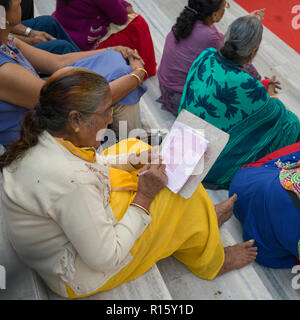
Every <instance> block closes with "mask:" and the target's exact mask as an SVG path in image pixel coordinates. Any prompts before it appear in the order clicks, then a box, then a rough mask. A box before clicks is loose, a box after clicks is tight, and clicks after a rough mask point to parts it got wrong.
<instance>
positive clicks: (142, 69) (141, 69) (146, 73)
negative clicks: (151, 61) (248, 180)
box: [134, 68, 148, 78]
mask: <svg viewBox="0 0 300 320" xmlns="http://www.w3.org/2000/svg"><path fill="white" fill-rule="evenodd" d="M138 70H140V71H144V72H145V75H146V77H147V78H148V72H147V70H146V69H144V68H137V69H135V70H134V71H138Z"/></svg>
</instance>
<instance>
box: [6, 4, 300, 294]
mask: <svg viewBox="0 0 300 320" xmlns="http://www.w3.org/2000/svg"><path fill="white" fill-rule="evenodd" d="M131 3H132V4H133V6H134V8H135V10H136V11H137V12H139V13H141V14H142V15H143V16H144V17H145V19H146V20H147V22H148V24H149V26H150V30H151V33H152V37H153V41H154V45H155V51H156V57H157V61H158V63H159V61H160V59H161V54H162V50H163V46H164V39H165V37H166V35H167V33H168V32H169V31H170V29H171V27H172V25H173V23H174V22H175V20H176V17H177V15H178V14H179V12H180V11H181V10H182V8H183V7H184V5H186V3H187V1H185V0H132V1H131ZM230 3H231V9H230V10H227V12H226V14H225V16H224V18H223V20H222V21H221V22H220V23H219V24H218V26H217V27H218V28H219V30H220V31H222V32H225V31H226V27H227V26H228V25H229V24H230V23H231V22H232V21H233V20H234V19H235V18H237V17H239V16H241V15H244V14H245V11H244V10H243V9H242V8H240V7H239V6H238V5H237V4H236V3H235V2H234V1H230ZM35 7H36V11H35V13H36V15H39V14H51V12H52V11H53V9H54V7H55V0H48V1H45V0H36V1H35ZM254 64H255V65H256V67H257V68H258V70H259V72H260V73H261V74H263V75H264V76H271V75H273V74H275V75H277V76H278V78H279V79H280V80H281V82H282V86H283V90H282V93H281V96H280V97H281V99H282V100H283V102H284V103H285V104H286V105H287V106H288V107H289V108H290V109H291V110H293V111H294V112H295V113H296V114H297V115H298V116H300V108H299V101H300V77H299V75H300V59H299V55H298V54H297V53H296V52H295V51H294V50H293V49H291V48H290V47H288V46H287V45H286V44H285V43H283V42H282V41H281V40H280V39H278V38H277V37H276V36H275V35H274V34H273V33H272V32H270V31H269V30H267V29H265V31H264V40H263V42H262V45H261V48H260V51H259V54H258V55H257V57H256V59H255V62H254ZM147 86H148V91H147V93H146V94H145V95H144V97H143V98H142V101H141V108H142V119H143V124H144V126H145V127H146V128H153V129H169V128H170V127H171V125H172V123H173V121H174V117H173V116H171V115H170V114H169V113H168V112H165V111H162V110H161V109H160V106H159V104H158V103H156V102H155V100H156V99H157V98H158V97H159V95H160V92H159V88H158V81H157V78H156V77H152V78H151V79H148V80H147ZM208 194H209V196H210V197H211V199H212V201H213V202H214V203H218V202H221V201H223V200H225V199H226V198H227V196H228V192H227V191H225V190H219V191H210V190H208ZM0 222H1V215H0ZM2 238H3V239H2V240H1V234H0V264H4V263H3V262H2V260H3V258H2V260H1V257H5V259H4V260H5V262H6V263H8V264H9V265H10V266H11V269H10V271H9V277H8V280H10V279H11V282H10V281H7V282H8V284H9V283H11V284H10V288H9V290H7V291H6V292H5V293H4V291H2V292H1V291H0V299H59V298H58V297H57V296H55V295H54V294H52V293H50V292H49V291H48V290H47V289H46V288H45V286H44V285H43V283H42V282H41V281H40V279H39V278H38V277H37V276H36V275H35V274H34V273H32V272H31V271H30V270H29V269H27V268H26V267H25V266H23V265H22V264H21V263H20V262H19V261H18V259H17V258H16V256H15V255H14V253H13V251H12V250H11V248H9V247H8V243H7V242H6V240H5V234H2ZM221 238H222V241H223V244H224V246H227V245H232V244H235V243H237V242H240V241H242V234H241V227H240V224H239V222H238V221H237V219H235V218H234V217H233V218H232V219H230V221H228V222H226V223H225V225H224V226H223V227H222V228H221ZM1 241H2V242H1ZM1 243H2V246H1ZM16 274H17V275H18V277H17V280H13V279H15V278H16ZM293 276H294V275H293V274H292V273H291V270H289V269H277V270H275V269H269V268H263V267H261V266H260V265H258V264H257V263H253V264H251V265H249V266H247V267H245V268H243V269H241V270H236V271H232V272H230V273H227V274H225V275H223V276H221V277H217V278H216V279H214V280H213V281H205V280H201V279H199V278H197V277H196V276H194V275H193V274H192V273H191V272H190V271H189V270H188V269H187V268H186V267H185V266H184V265H182V264H181V263H179V262H178V261H177V260H175V259H174V258H172V257H169V258H167V259H164V260H162V261H160V262H158V263H157V265H155V266H154V267H153V268H152V269H151V270H149V271H148V272H147V273H146V274H145V275H143V276H142V277H140V278H138V279H136V280H134V281H132V282H130V283H127V284H124V285H122V286H120V287H117V288H115V289H113V290H110V291H108V292H105V293H101V294H98V295H96V296H94V297H92V298H89V299H100V300H106V299H110V300H119V299H156V300H163V299H183V300H187V299H189V300H191V299H195V300H197V299H205V300H233V299H239V300H277V299H278V300H283V299H297V300H299V299H300V292H299V291H296V290H293V289H292V286H291V281H292V277H293Z"/></svg>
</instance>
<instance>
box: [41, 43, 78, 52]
mask: <svg viewBox="0 0 300 320" xmlns="http://www.w3.org/2000/svg"><path fill="white" fill-rule="evenodd" d="M40 45H41V46H43V48H40V49H43V50H46V51H48V52H51V53H55V54H66V53H71V52H76V50H75V48H74V47H73V46H72V45H71V44H70V43H69V42H68V41H66V40H50V41H47V42H43V43H41V44H40Z"/></svg>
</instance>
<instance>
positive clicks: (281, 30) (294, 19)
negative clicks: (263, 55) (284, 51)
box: [229, 0, 300, 53]
mask: <svg viewBox="0 0 300 320" xmlns="http://www.w3.org/2000/svg"><path fill="white" fill-rule="evenodd" d="M235 2H236V3H238V4H239V5H240V6H241V7H242V8H244V9H245V10H247V11H248V12H252V11H254V10H257V9H263V8H266V11H265V18H264V20H263V24H264V26H265V27H266V28H268V29H269V30H271V31H272V32H273V33H274V34H276V35H277V36H278V37H279V38H280V39H281V40H283V41H284V42H285V43H286V44H288V45H289V46H290V47H292V48H293V49H294V50H296V51H297V52H298V53H300V0H235ZM229 10H230V9H229Z"/></svg>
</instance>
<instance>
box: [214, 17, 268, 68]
mask: <svg viewBox="0 0 300 320" xmlns="http://www.w3.org/2000/svg"><path fill="white" fill-rule="evenodd" d="M262 35H263V25H262V23H261V22H260V20H258V19H257V18H256V17H254V16H251V15H247V16H244V17H241V18H238V19H236V20H235V21H234V22H233V23H232V24H231V25H230V26H229V28H228V30H227V32H226V34H225V38H224V45H223V47H222V48H221V50H220V51H221V54H222V55H223V56H224V57H225V58H227V59H229V60H231V61H233V62H236V63H239V62H241V61H244V60H246V59H247V58H249V57H250V56H251V53H252V52H253V50H254V49H255V48H258V47H259V45H260V43H261V40H262Z"/></svg>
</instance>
